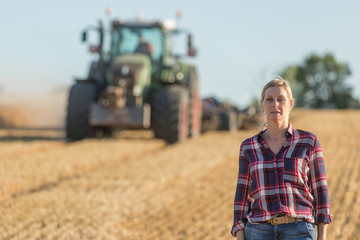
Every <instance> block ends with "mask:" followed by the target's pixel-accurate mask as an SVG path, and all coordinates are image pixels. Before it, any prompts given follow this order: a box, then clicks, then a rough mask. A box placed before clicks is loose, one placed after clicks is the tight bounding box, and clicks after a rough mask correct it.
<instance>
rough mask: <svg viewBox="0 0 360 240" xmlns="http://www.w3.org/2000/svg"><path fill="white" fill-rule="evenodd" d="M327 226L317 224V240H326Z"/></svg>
mask: <svg viewBox="0 0 360 240" xmlns="http://www.w3.org/2000/svg"><path fill="white" fill-rule="evenodd" d="M327 225H328V224H326V223H319V225H318V236H317V240H326V231H327Z"/></svg>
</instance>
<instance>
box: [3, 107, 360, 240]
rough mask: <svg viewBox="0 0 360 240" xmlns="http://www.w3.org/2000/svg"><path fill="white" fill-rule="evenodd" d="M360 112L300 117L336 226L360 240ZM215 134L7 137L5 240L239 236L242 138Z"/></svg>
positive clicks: (334, 230) (342, 235)
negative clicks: (315, 144)
mask: <svg viewBox="0 0 360 240" xmlns="http://www.w3.org/2000/svg"><path fill="white" fill-rule="evenodd" d="M359 119H360V111H301V110H296V111H295V112H294V119H293V120H292V121H291V122H292V123H293V125H294V126H295V127H296V128H299V129H305V130H308V131H311V132H313V133H315V134H316V135H317V136H318V137H319V139H320V143H321V145H322V146H323V150H324V155H325V160H326V167H327V174H328V183H329V190H330V198H331V204H332V213H333V214H334V219H335V221H334V223H332V224H331V225H330V226H329V229H328V239H349V240H350V239H360V220H359V216H360V190H359V188H360V163H359V159H360V121H359ZM257 131H258V130H252V131H239V132H237V133H234V134H227V133H221V132H209V133H207V134H205V135H203V136H201V137H198V138H195V139H191V140H189V141H187V142H184V143H180V144H176V145H172V146H166V145H165V144H164V142H162V141H160V140H155V139H153V138H152V133H151V132H149V131H125V132H122V133H119V134H118V135H117V136H116V137H115V138H113V139H88V140H84V141H80V142H76V143H71V144H69V143H66V142H65V141H64V140H63V136H64V135H63V132H62V131H60V130H30V129H4V130H0V152H1V155H0V164H1V165H0V201H1V202H0V239H26V240H27V239H195V240H196V239H199V240H200V239H233V238H232V237H231V236H230V227H231V225H232V205H233V197H234V191H235V184H236V175H237V157H238V150H239V146H240V143H241V141H243V140H244V139H245V138H247V137H249V136H252V135H253V134H255V133H256V132H257Z"/></svg>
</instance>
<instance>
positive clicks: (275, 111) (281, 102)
mask: <svg viewBox="0 0 360 240" xmlns="http://www.w3.org/2000/svg"><path fill="white" fill-rule="evenodd" d="M293 105H294V100H290V99H289V97H288V94H287V92H286V90H285V88H284V87H277V86H276V87H269V88H268V89H266V90H265V97H264V100H263V101H262V102H261V107H262V109H263V111H264V113H265V115H266V119H267V121H268V122H269V121H275V122H280V121H284V120H285V121H288V115H289V114H290V111H291V109H292V107H293Z"/></svg>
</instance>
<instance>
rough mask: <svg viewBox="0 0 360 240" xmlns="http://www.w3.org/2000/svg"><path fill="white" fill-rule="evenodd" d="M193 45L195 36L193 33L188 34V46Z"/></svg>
mask: <svg viewBox="0 0 360 240" xmlns="http://www.w3.org/2000/svg"><path fill="white" fill-rule="evenodd" d="M192 46H193V36H192V35H191V34H189V35H188V48H192Z"/></svg>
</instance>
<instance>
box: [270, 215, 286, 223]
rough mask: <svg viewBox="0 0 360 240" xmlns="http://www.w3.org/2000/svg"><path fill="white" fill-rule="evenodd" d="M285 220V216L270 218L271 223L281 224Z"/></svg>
mask: <svg viewBox="0 0 360 240" xmlns="http://www.w3.org/2000/svg"><path fill="white" fill-rule="evenodd" d="M285 222H286V219H285V216H282V217H274V218H273V219H271V224H272V225H281V224H284V223H285Z"/></svg>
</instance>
